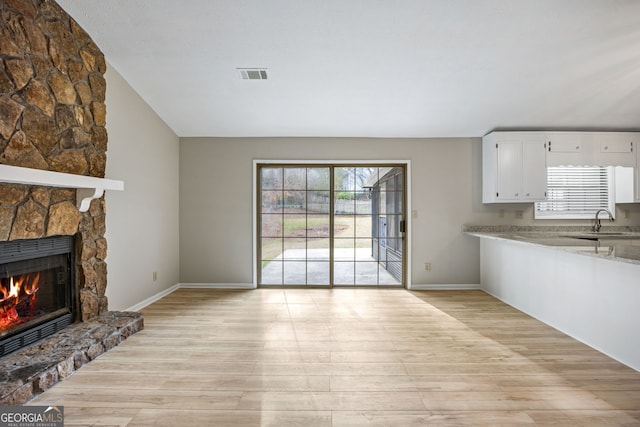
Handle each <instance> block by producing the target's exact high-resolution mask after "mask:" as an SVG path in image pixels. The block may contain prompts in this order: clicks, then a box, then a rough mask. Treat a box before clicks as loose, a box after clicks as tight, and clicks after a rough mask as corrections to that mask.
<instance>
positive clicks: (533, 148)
mask: <svg viewBox="0 0 640 427" xmlns="http://www.w3.org/2000/svg"><path fill="white" fill-rule="evenodd" d="M522 160H523V163H522V192H523V197H524V198H525V199H526V200H544V199H546V197H547V164H546V152H545V144H544V141H541V142H524V143H523V144H522Z"/></svg>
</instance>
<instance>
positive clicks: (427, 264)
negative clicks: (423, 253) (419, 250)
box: [424, 262, 431, 271]
mask: <svg viewBox="0 0 640 427" xmlns="http://www.w3.org/2000/svg"><path fill="white" fill-rule="evenodd" d="M424 271H431V263H430V262H425V263H424Z"/></svg>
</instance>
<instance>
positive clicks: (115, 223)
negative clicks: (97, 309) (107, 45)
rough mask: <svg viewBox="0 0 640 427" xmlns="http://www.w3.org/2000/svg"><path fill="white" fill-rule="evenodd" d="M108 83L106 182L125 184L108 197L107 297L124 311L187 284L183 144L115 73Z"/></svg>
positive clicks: (110, 73)
mask: <svg viewBox="0 0 640 427" xmlns="http://www.w3.org/2000/svg"><path fill="white" fill-rule="evenodd" d="M106 80H107V99H106V104H107V131H108V133H109V144H108V152H107V171H106V175H107V177H108V178H113V179H121V180H123V181H124V185H125V190H124V191H122V192H119V191H111V192H107V195H106V203H107V223H106V226H107V231H106V237H107V242H108V245H109V247H108V253H107V268H108V276H107V281H108V285H107V296H108V297H109V308H110V309H111V310H123V309H126V308H129V307H131V306H133V305H135V304H138V303H139V302H141V301H143V300H145V299H146V298H149V297H151V296H152V295H155V294H157V293H159V292H161V291H163V290H165V289H167V288H169V287H171V286H173V285H175V284H176V283H178V282H179V280H180V277H179V276H180V270H179V259H180V254H179V250H178V199H179V197H178V154H179V153H178V146H179V145H178V142H179V140H178V137H177V136H176V135H175V133H173V132H172V131H171V129H169V127H168V126H167V125H166V124H165V123H164V122H163V121H162V120H161V119H160V118H159V117H158V116H157V115H156V114H155V112H154V111H153V110H151V108H149V106H148V105H147V104H146V103H145V102H144V101H143V100H142V99H141V98H140V97H139V96H138V94H137V93H136V92H135V91H134V90H133V89H132V88H131V87H130V86H129V84H128V83H127V82H126V81H125V80H124V79H123V78H122V77H121V76H120V75H119V74H118V72H117V71H116V70H114V69H113V67H111V66H109V67H108V70H107V73H106ZM154 271H156V272H157V273H158V280H157V281H155V282H154V281H153V272H154Z"/></svg>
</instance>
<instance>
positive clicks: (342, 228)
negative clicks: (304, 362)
mask: <svg viewBox="0 0 640 427" xmlns="http://www.w3.org/2000/svg"><path fill="white" fill-rule="evenodd" d="M257 176H258V198H259V200H258V204H257V206H258V212H257V215H258V236H257V237H258V260H259V263H258V266H257V267H258V272H259V273H258V284H259V285H260V286H321V287H322V286H326V287H330V286H381V285H383V286H403V285H404V283H405V281H404V274H405V273H404V271H405V268H404V253H405V250H404V210H405V208H404V206H405V191H404V187H405V179H404V176H405V168H404V165H389V166H385V167H381V166H379V165H355V166H350V165H349V166H345V165H324V164H323V165H274V164H261V165H258V174H257Z"/></svg>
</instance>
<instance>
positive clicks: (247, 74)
mask: <svg viewBox="0 0 640 427" xmlns="http://www.w3.org/2000/svg"><path fill="white" fill-rule="evenodd" d="M237 70H238V72H239V73H240V78H242V80H267V69H266V68H237Z"/></svg>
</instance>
